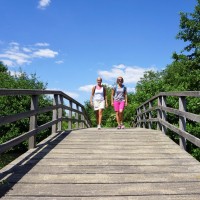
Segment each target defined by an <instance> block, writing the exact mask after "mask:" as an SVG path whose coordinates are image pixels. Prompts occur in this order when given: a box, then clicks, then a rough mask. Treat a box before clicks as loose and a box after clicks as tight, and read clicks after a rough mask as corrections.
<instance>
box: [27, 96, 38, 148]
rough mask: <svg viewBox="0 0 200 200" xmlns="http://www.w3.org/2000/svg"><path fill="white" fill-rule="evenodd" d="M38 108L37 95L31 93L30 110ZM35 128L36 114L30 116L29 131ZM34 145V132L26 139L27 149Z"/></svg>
mask: <svg viewBox="0 0 200 200" xmlns="http://www.w3.org/2000/svg"><path fill="white" fill-rule="evenodd" d="M37 109H38V95H32V98H31V110H37ZM36 128H37V115H33V116H31V117H30V121H29V131H31V130H34V129H36ZM35 146H36V134H35V135H33V136H31V137H30V138H29V140H28V149H33V148H35Z"/></svg>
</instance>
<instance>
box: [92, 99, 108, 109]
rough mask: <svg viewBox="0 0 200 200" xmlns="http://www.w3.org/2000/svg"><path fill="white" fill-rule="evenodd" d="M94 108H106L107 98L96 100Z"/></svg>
mask: <svg viewBox="0 0 200 200" xmlns="http://www.w3.org/2000/svg"><path fill="white" fill-rule="evenodd" d="M93 103H94V110H99V109H104V108H105V100H103V101H102V100H94V102H93Z"/></svg>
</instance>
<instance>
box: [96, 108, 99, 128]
mask: <svg viewBox="0 0 200 200" xmlns="http://www.w3.org/2000/svg"><path fill="white" fill-rule="evenodd" d="M96 121H97V125H98V123H99V110H96Z"/></svg>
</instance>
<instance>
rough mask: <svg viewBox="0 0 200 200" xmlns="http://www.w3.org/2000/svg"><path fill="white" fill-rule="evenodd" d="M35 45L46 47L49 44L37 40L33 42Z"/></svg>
mask: <svg viewBox="0 0 200 200" xmlns="http://www.w3.org/2000/svg"><path fill="white" fill-rule="evenodd" d="M35 46H39V47H47V46H49V44H48V43H46V42H38V43H36V44H35Z"/></svg>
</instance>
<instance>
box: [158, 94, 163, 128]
mask: <svg viewBox="0 0 200 200" xmlns="http://www.w3.org/2000/svg"><path fill="white" fill-rule="evenodd" d="M161 105H162V97H161V96H159V97H158V106H161ZM157 118H158V122H157V130H161V129H162V127H161V123H160V121H159V120H160V119H162V113H161V110H160V108H159V109H158V110H157Z"/></svg>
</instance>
